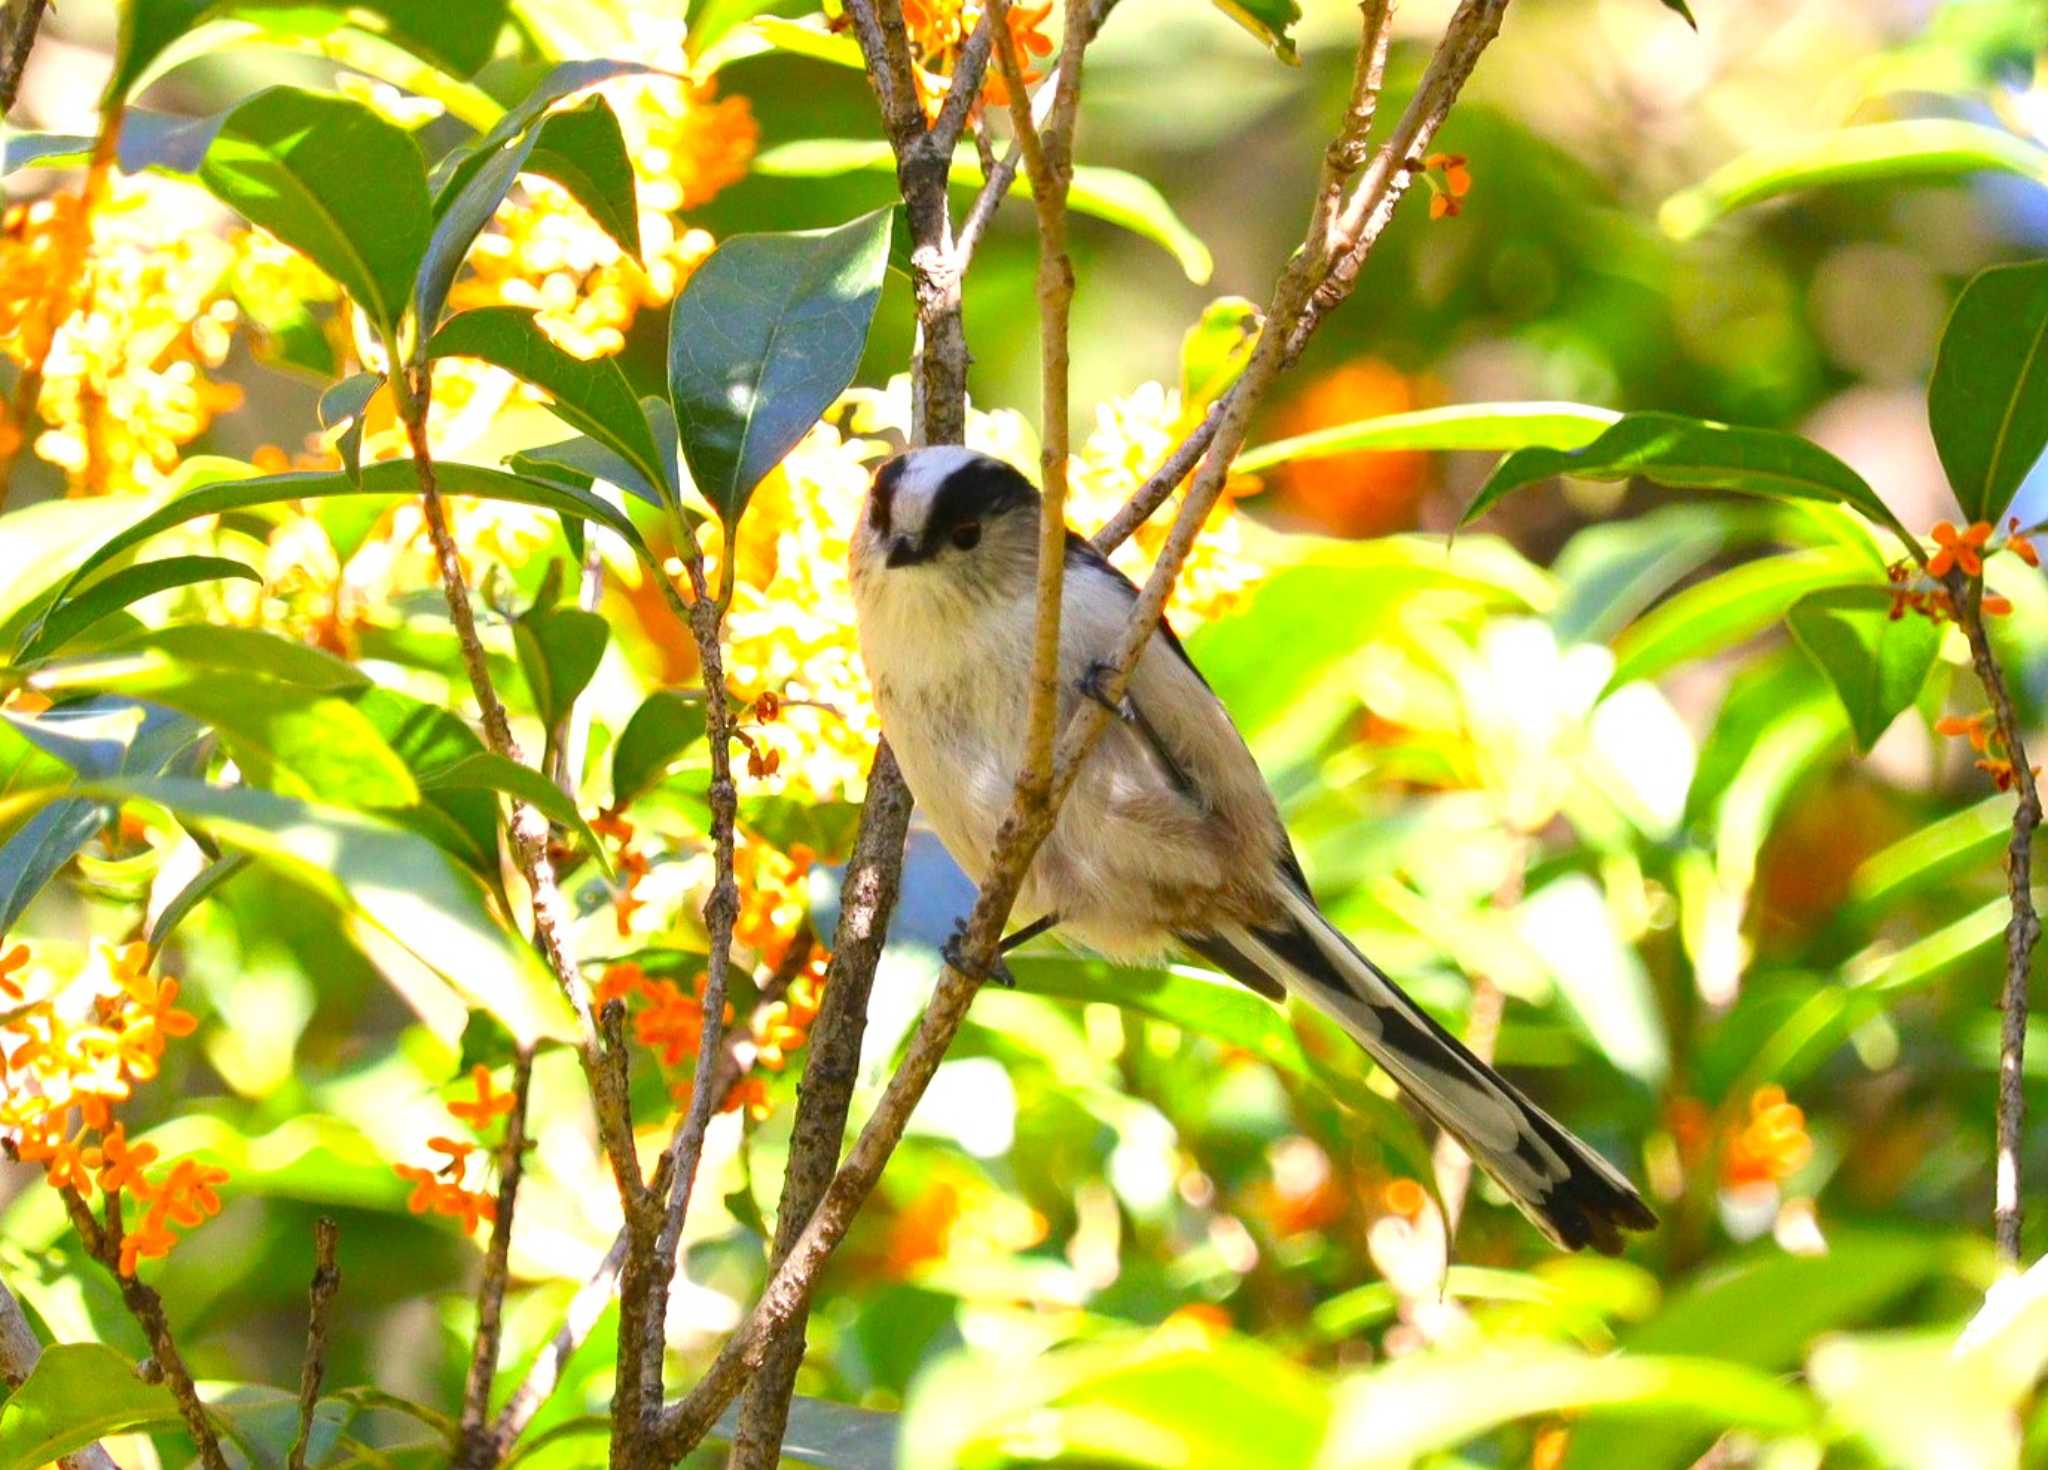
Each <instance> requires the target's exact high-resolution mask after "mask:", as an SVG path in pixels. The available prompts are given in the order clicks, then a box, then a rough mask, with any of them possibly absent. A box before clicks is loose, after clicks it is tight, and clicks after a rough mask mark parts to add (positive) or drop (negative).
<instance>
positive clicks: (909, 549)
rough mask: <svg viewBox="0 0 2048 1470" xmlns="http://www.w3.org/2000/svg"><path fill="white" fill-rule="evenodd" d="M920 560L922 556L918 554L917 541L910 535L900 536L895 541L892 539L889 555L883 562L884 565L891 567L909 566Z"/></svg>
mask: <svg viewBox="0 0 2048 1470" xmlns="http://www.w3.org/2000/svg"><path fill="white" fill-rule="evenodd" d="M919 560H920V558H919V556H918V554H917V543H916V542H914V541H912V540H911V539H910V538H909V537H908V536H898V537H897V538H896V539H895V540H894V541H891V542H890V543H889V555H888V557H887V559H886V560H885V561H884V562H883V565H884V566H891V567H908V566H915V565H916V564H917V562H918V561H919Z"/></svg>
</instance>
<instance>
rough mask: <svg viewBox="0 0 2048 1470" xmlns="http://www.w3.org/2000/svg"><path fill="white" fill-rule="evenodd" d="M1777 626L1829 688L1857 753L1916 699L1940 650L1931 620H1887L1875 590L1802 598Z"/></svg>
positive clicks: (1883, 597)
mask: <svg viewBox="0 0 2048 1470" xmlns="http://www.w3.org/2000/svg"><path fill="white" fill-rule="evenodd" d="M1785 622H1786V625H1787V626H1788V627H1789V628H1790V629H1791V631H1792V637H1793V639H1794V641H1796V642H1797V643H1798V644H1799V646H1800V647H1801V648H1803V649H1805V650H1806V655H1807V657H1809V658H1811V659H1812V660H1813V661H1814V663H1816V664H1818V665H1819V666H1820V671H1821V673H1822V674H1824V675H1826V676H1827V681H1828V683H1830V684H1832V685H1833V686H1834V689H1835V694H1836V695H1837V697H1839V698H1840V699H1841V701H1842V708H1843V709H1844V710H1846V711H1847V712H1848V715H1849V729H1850V731H1851V732H1852V733H1853V734H1854V735H1855V737H1856V747H1857V749H1859V750H1863V751H1868V750H1869V749H1870V747H1871V746H1873V745H1875V744H1877V741H1878V737H1879V736H1881V735H1883V734H1884V732H1885V730H1886V729H1887V728H1888V727H1889V726H1890V725H1891V722H1892V721H1893V720H1894V719H1896V718H1897V717H1898V715H1899V712H1900V711H1902V710H1904V709H1906V708H1907V707H1908V706H1910V705H1911V704H1912V703H1913V701H1914V700H1916V699H1918V698H1919V697H1920V689H1921V686H1923V685H1924V684H1926V682H1927V675H1928V672H1929V671H1930V670H1932V669H1933V667H1934V659H1935V656H1936V655H1937V654H1938V653H1940V651H1941V629H1940V628H1938V627H1936V626H1935V624H1934V622H1933V620H1932V619H1929V618H1923V617H1921V616H1920V615H1919V614H1917V613H1907V614H1906V615H1905V616H1903V617H1895V616H1893V602H1892V597H1891V595H1890V594H1889V593H1888V592H1886V591H1885V590H1884V589H1883V588H1881V587H1868V588H1865V587H1836V588H1831V589H1829V590H1827V591H1824V592H1809V593H1808V594H1807V595H1806V596H1804V597H1802V598H1800V599H1799V601H1798V602H1796V603H1794V604H1793V605H1792V610H1791V611H1790V612H1788V613H1787V614H1786V615H1785Z"/></svg>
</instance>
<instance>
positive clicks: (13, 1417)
mask: <svg viewBox="0 0 2048 1470" xmlns="http://www.w3.org/2000/svg"><path fill="white" fill-rule="evenodd" d="M178 1422H179V1418H178V1402H177V1400H176V1399H174V1398H172V1397H171V1391H170V1390H169V1389H168V1388H165V1387H164V1386H163V1385H162V1384H161V1383H144V1382H143V1381H142V1380H141V1379H140V1378H138V1377H136V1376H135V1365H134V1364H133V1363H132V1362H130V1361H129V1360H128V1359H126V1358H124V1357H122V1356H121V1354H119V1353H117V1352H115V1351H114V1350H113V1349H112V1348H110V1347H106V1346H103V1345H102V1344H100V1343H96V1342H65V1343H53V1344H51V1345H50V1346H49V1347H46V1348H44V1349H43V1355H42V1357H41V1358H40V1359H39V1360H38V1361H37V1363H36V1366H35V1371H34V1372H32V1373H30V1374H29V1376H28V1379H27V1381H26V1382H24V1383H23V1384H22V1385H21V1387H20V1388H18V1389H16V1390H15V1391H14V1393H13V1394H12V1396H10V1397H9V1398H8V1400H7V1402H6V1403H5V1404H4V1405H0V1470H39V1467H40V1466H43V1465H47V1464H48V1463H49V1462H50V1461H52V1460H55V1459H56V1458H57V1457H58V1456H60V1455H67V1454H69V1453H71V1451H73V1450H76V1449H82V1448H83V1447H85V1446H86V1445H89V1444H91V1443H92V1442H93V1441H94V1440H96V1439H100V1438H102V1437H104V1436H107V1435H112V1434H121V1433H124V1432H126V1431H129V1430H133V1429H143V1428H158V1427H169V1426H171V1425H174V1424H177V1423H178Z"/></svg>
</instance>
